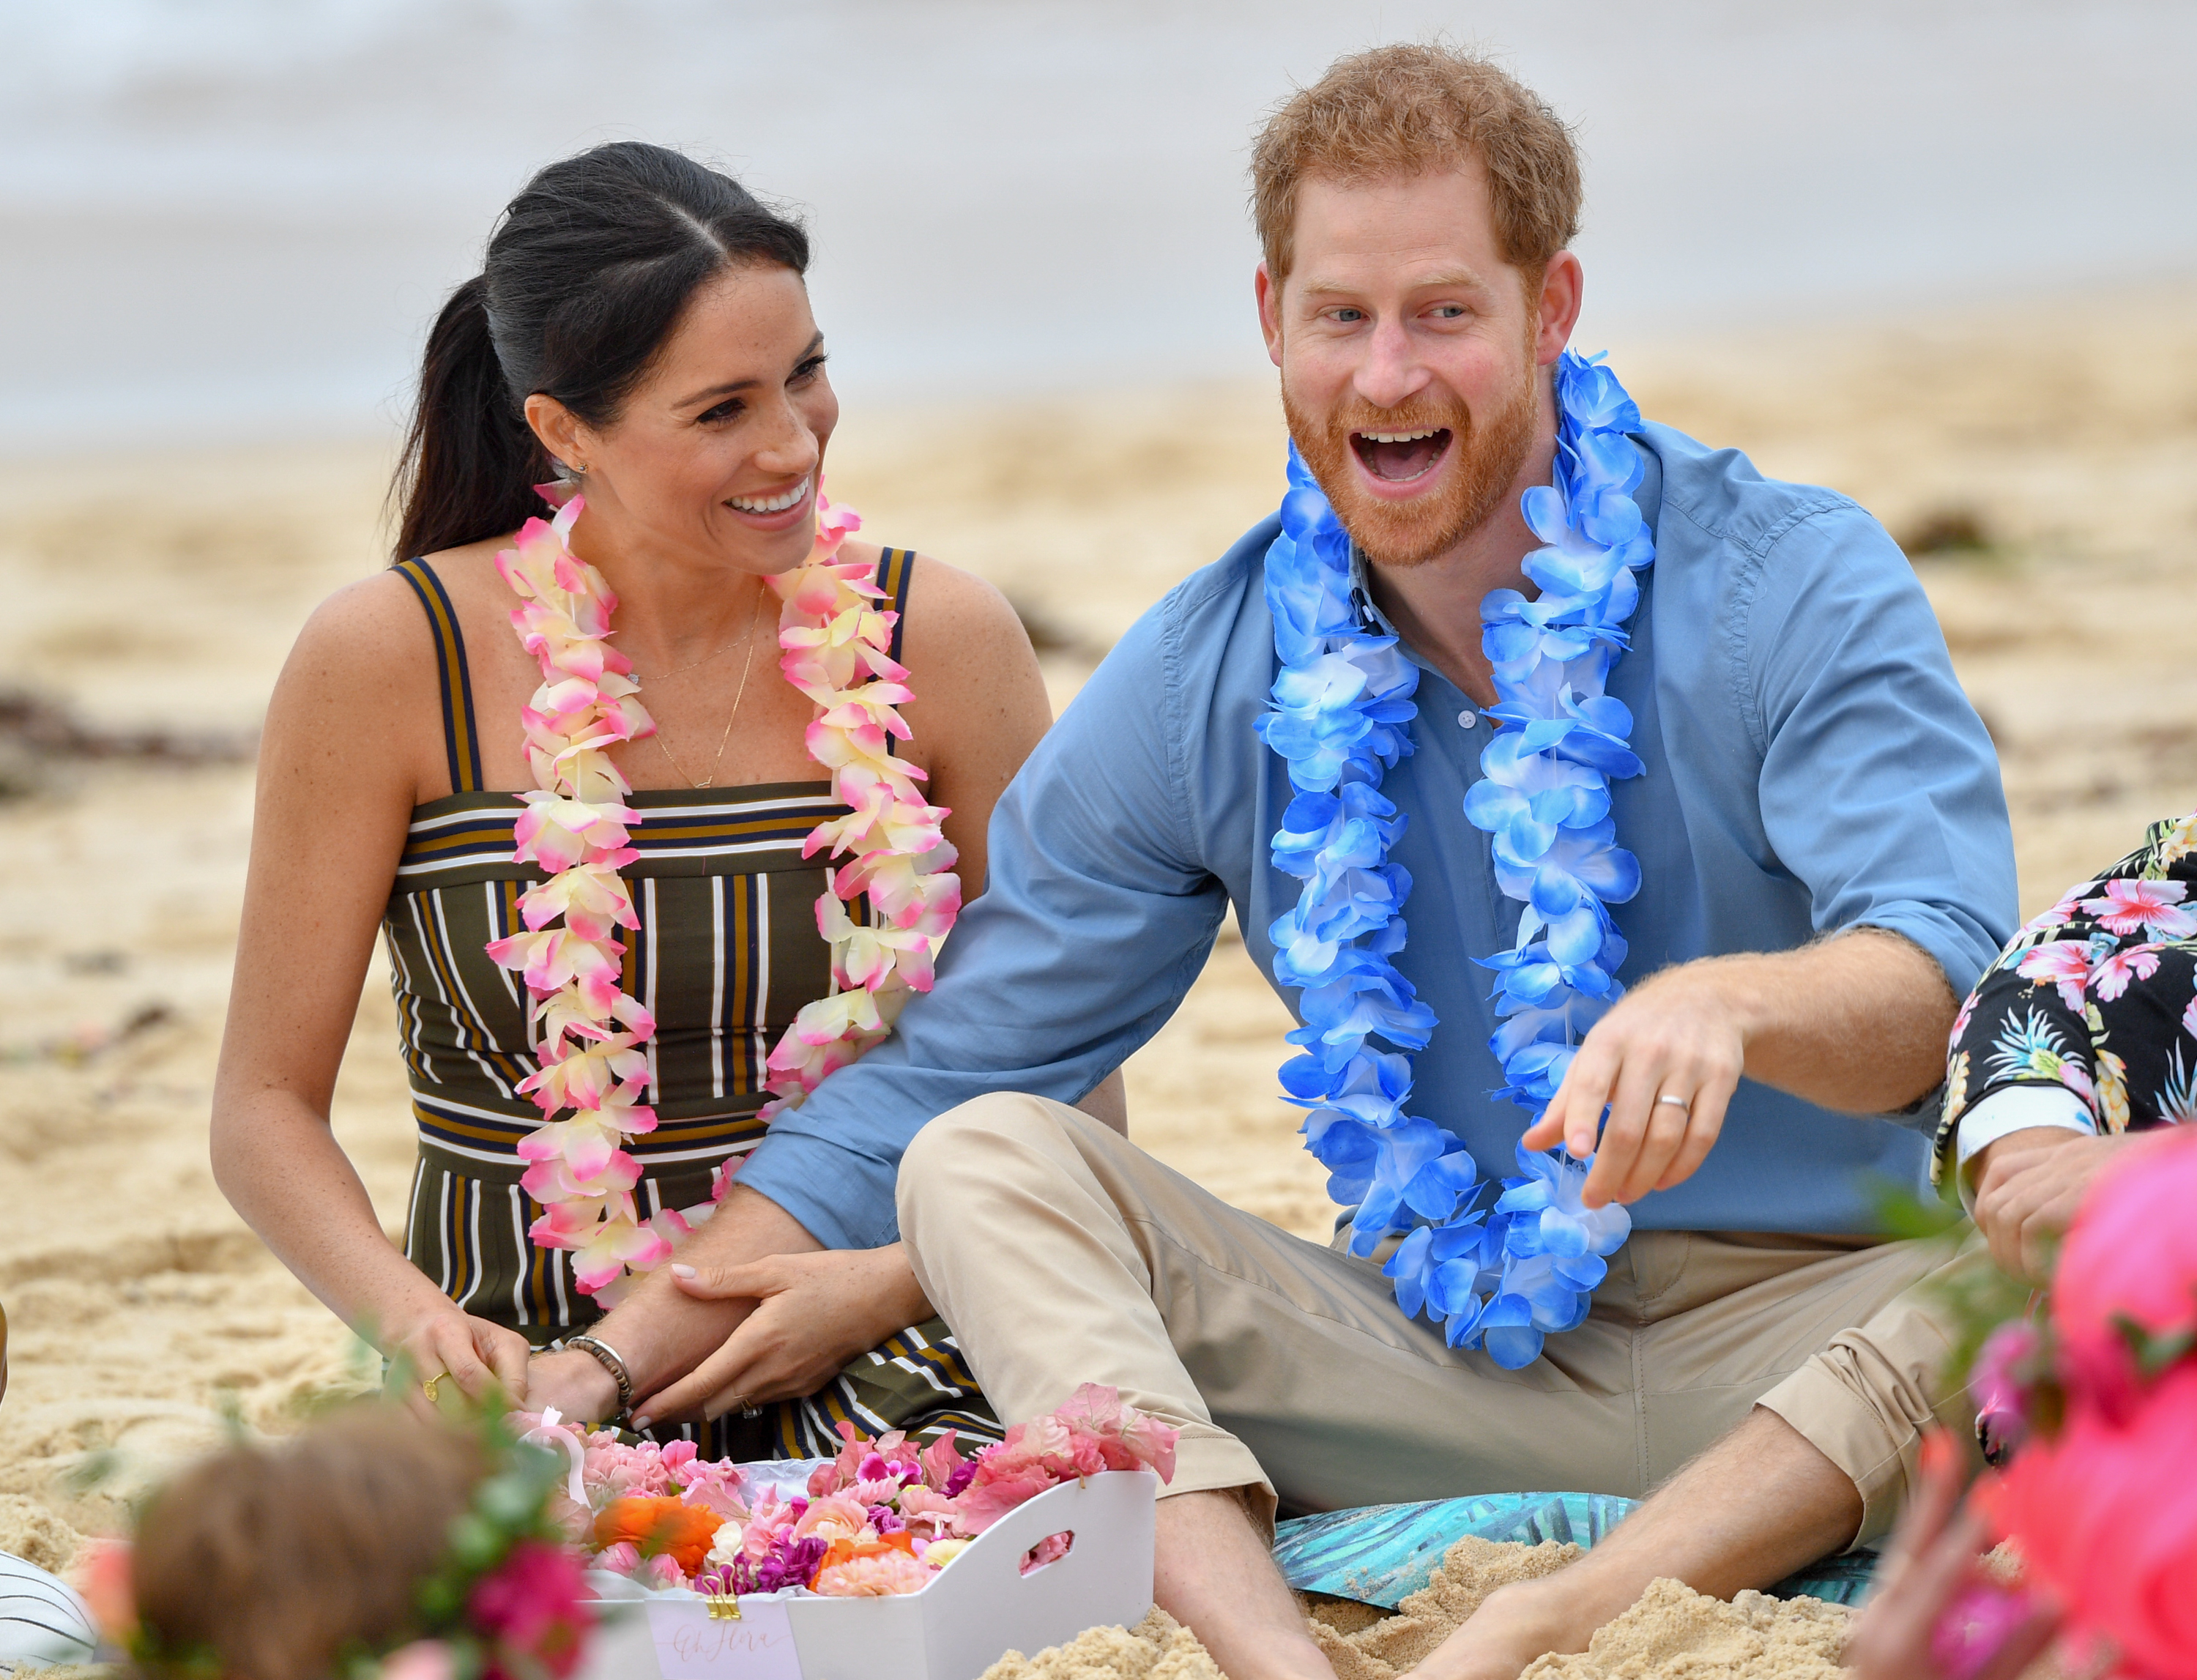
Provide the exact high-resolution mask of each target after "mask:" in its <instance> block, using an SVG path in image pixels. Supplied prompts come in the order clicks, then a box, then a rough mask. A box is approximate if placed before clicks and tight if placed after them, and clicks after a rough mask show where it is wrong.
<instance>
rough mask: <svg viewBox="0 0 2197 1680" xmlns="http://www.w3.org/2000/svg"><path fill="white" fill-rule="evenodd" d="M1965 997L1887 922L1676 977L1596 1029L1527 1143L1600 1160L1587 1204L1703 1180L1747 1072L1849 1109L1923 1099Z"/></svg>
mask: <svg viewBox="0 0 2197 1680" xmlns="http://www.w3.org/2000/svg"><path fill="white" fill-rule="evenodd" d="M1955 1001H1956V1000H1955V999H1954V996H1953V992H1952V988H1951V987H1950V986H1948V985H1947V984H1946V983H1945V970H1943V969H1941V968H1939V966H1938V963H1937V959H1935V958H1933V957H1932V956H1931V955H1930V954H1929V953H1927V951H1925V950H1923V949H1922V947H1921V946H1919V945H1916V943H1914V942H1913V941H1911V940H1909V939H1906V938H1904V937H1903V936H1901V935H1898V934H1896V933H1892V932H1889V931H1887V930H1885V929H1882V928H1870V927H1861V928H1852V929H1849V930H1846V932H1844V933H1840V934H1837V935H1835V936H1832V937H1831V938H1829V939H1819V940H1817V941H1815V942H1814V943H1813V944H1812V945H1804V946H1802V947H1800V949H1799V950H1797V951H1777V952H1770V953H1761V954H1752V953H1749V954H1743V955H1736V956H1730V957H1704V958H1702V959H1700V960H1698V961H1696V962H1690V963H1682V964H1680V965H1678V966H1677V967H1675V968H1667V969H1664V970H1661V972H1660V973H1657V974H1655V975H1653V976H1650V977H1649V979H1647V980H1645V981H1643V982H1642V983H1641V984H1640V985H1638V987H1635V988H1633V989H1632V991H1630V992H1628V993H1626V994H1625V996H1624V997H1622V998H1620V999H1618V1001H1617V1005H1616V1007H1615V1008H1614V1009H1612V1010H1611V1011H1609V1014H1607V1015H1605V1016H1603V1017H1602V1019H1601V1020H1600V1021H1598V1022H1596V1023H1595V1026H1594V1030H1593V1031H1591V1032H1590V1033H1589V1034H1587V1035H1586V1039H1585V1042H1583V1043H1582V1044H1581V1045H1580V1048H1579V1053H1578V1055H1576V1056H1575V1057H1573V1059H1572V1064H1571V1067H1570V1068H1569V1069H1568V1070H1567V1071H1566V1073H1565V1075H1564V1079H1563V1083H1562V1085H1560V1086H1557V1087H1556V1095H1555V1097H1553V1098H1551V1099H1550V1102H1549V1106H1548V1108H1547V1109H1546V1110H1545V1111H1544V1113H1543V1114H1542V1116H1541V1118H1540V1119H1539V1121H1535V1122H1534V1124H1533V1127H1532V1129H1531V1130H1529V1131H1528V1132H1527V1133H1526V1138H1525V1143H1526V1147H1527V1149H1550V1148H1552V1147H1554V1146H1555V1145H1556V1144H1558V1143H1561V1144H1563V1146H1564V1147H1565V1148H1566V1149H1568V1150H1570V1151H1571V1152H1572V1154H1573V1155H1574V1156H1580V1157H1581V1158H1584V1157H1585V1156H1589V1155H1592V1156H1594V1157H1595V1162H1594V1168H1593V1170H1592V1171H1591V1172H1590V1173H1588V1174H1587V1181H1586V1188H1585V1197H1584V1199H1585V1202H1586V1205H1587V1206H1588V1207H1590V1208H1600V1207H1603V1206H1606V1205H1607V1204H1608V1203H1609V1202H1638V1200H1639V1199H1640V1198H1641V1197H1642V1196H1645V1195H1647V1194H1648V1192H1649V1190H1668V1189H1670V1188H1671V1186H1672V1185H1676V1184H1679V1183H1683V1182H1684V1180H1685V1179H1689V1178H1690V1177H1692V1176H1693V1173H1694V1172H1695V1170H1696V1168H1697V1167H1700V1166H1701V1162H1702V1161H1703V1160H1705V1159H1706V1158H1707V1155H1708V1152H1709V1150H1710V1149H1711V1147H1712V1146H1713V1145H1714V1144H1715V1143H1716V1140H1717V1137H1718V1134H1719V1133H1721V1132H1722V1131H1723V1129H1724V1115H1725V1106H1726V1105H1727V1104H1729V1103H1730V1101H1731V1097H1732V1092H1735V1091H1736V1090H1737V1089H1738V1088H1739V1080H1740V1075H1742V1074H1745V1075H1747V1076H1748V1078H1750V1079H1757V1080H1761V1081H1762V1082H1763V1083H1764V1084H1765V1085H1773V1086H1777V1089H1779V1090H1780V1091H1789V1092H1792V1093H1793V1094H1794V1096H1796V1097H1801V1098H1806V1100H1808V1101H1809V1102H1811V1103H1817V1104H1821V1105H1822V1106H1823V1107H1824V1108H1827V1109H1838V1110H1840V1112H1842V1113H1846V1114H1882V1113H1884V1112H1886V1111H1887V1110H1888V1109H1896V1108H1898V1107H1899V1106H1900V1105H1901V1104H1905V1103H1911V1102H1913V1101H1914V1100H1915V1099H1916V1098H1918V1097H1920V1096H1922V1094H1923V1093H1924V1092H1927V1091H1928V1090H1929V1089H1930V1088H1931V1087H1932V1086H1933V1085H1935V1084H1936V1083H1937V1082H1938V1080H1939V1078H1940V1077H1941V1076H1942V1075H1943V1074H1944V1072H1945V1034H1947V1032H1948V1031H1950V1030H1951V1027H1952V1024H1953V1009H1954V1004H1955ZM1663 1098H1670V1099H1672V1100H1670V1101H1667V1102H1666V1101H1664V1100H1662V1099H1663ZM1681 1104H1684V1106H1683V1107H1681V1106H1680V1105H1681ZM1605 1107H1606V1108H1608V1109H1609V1124H1608V1125H1607V1126H1606V1127H1605V1126H1604V1125H1603V1109H1604V1108H1605ZM1597 1133H1599V1135H1600V1146H1599V1148H1598V1149H1597V1141H1596V1140H1597Z"/></svg>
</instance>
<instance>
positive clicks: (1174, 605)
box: [1160, 513, 1282, 625]
mask: <svg viewBox="0 0 2197 1680" xmlns="http://www.w3.org/2000/svg"><path fill="white" fill-rule="evenodd" d="M1281 529H1282V516H1281V514H1280V513H1269V514H1267V517H1266V518H1263V519H1261V520H1260V521H1259V523H1258V524H1255V525H1253V526H1252V527H1251V529H1250V530H1247V531H1245V532H1244V533H1243V536H1239V537H1238V538H1237V539H1236V541H1235V542H1234V543H1233V544H1232V546H1231V547H1229V550H1228V552H1227V553H1225V554H1223V555H1222V556H1221V557H1220V559H1217V560H1214V561H1212V562H1211V563H1209V565H1202V566H1200V567H1198V569H1197V571H1193V572H1192V573H1191V574H1190V576H1187V577H1185V578H1184V579H1183V580H1182V582H1180V583H1178V584H1176V585H1175V586H1174V588H1172V589H1170V590H1168V593H1167V594H1166V595H1165V596H1164V597H1163V598H1162V600H1161V601H1160V611H1162V612H1163V613H1165V614H1166V615H1167V616H1168V617H1170V618H1171V619H1173V620H1174V621H1175V622H1176V623H1182V624H1185V625H1187V624H1191V623H1200V622H1206V621H1210V622H1212V623H1215V624H1219V623H1232V622H1233V621H1234V619H1235V617H1236V615H1237V614H1238V613H1239V612H1241V611H1242V610H1243V605H1244V599H1245V597H1246V596H1247V595H1250V594H1258V595H1259V596H1260V597H1261V599H1262V600H1263V599H1264V595H1265V585H1266V572H1265V562H1266V558H1267V549H1268V548H1270V547H1272V546H1273V542H1274V538H1275V536H1277V535H1278V534H1279V532H1280V530H1281Z"/></svg>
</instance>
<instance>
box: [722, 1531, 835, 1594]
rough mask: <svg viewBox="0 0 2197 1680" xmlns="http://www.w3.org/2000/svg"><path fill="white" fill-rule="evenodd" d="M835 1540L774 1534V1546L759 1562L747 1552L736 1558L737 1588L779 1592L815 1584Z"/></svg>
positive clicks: (734, 1580) (738, 1589) (814, 1536)
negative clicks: (749, 1557)
mask: <svg viewBox="0 0 2197 1680" xmlns="http://www.w3.org/2000/svg"><path fill="white" fill-rule="evenodd" d="M831 1549H832V1543H831V1542H830V1541H828V1540H826V1539H822V1538H819V1537H818V1536H816V1535H814V1534H811V1535H809V1537H808V1538H805V1539H800V1540H797V1539H795V1538H792V1537H791V1535H788V1534H783V1533H781V1534H775V1535H773V1536H772V1537H771V1542H770V1550H768V1552H766V1553H764V1554H763V1556H762V1561H759V1562H756V1561H750V1560H749V1559H748V1558H747V1557H746V1556H745V1555H742V1556H739V1557H736V1558H734V1559H733V1591H735V1592H739V1593H749V1592H778V1591H781V1590H784V1589H785V1588H787V1587H805V1586H811V1585H814V1583H815V1580H816V1572H817V1571H818V1570H819V1569H820V1568H821V1567H823V1564H824V1554H825V1553H826V1552H827V1551H829V1550H831Z"/></svg>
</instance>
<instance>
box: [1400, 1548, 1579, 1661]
mask: <svg viewBox="0 0 2197 1680" xmlns="http://www.w3.org/2000/svg"><path fill="white" fill-rule="evenodd" d="M1562 1579H1563V1577H1562V1575H1561V1574H1559V1575H1553V1576H1544V1577H1542V1578H1541V1579H1539V1580H1533V1581H1516V1582H1513V1583H1512V1584H1510V1585H1509V1586H1506V1587H1498V1588H1497V1589H1496V1590H1494V1591H1493V1592H1491V1593H1490V1594H1488V1595H1487V1598H1486V1599H1485V1600H1483V1601H1482V1602H1481V1606H1480V1608H1478V1609H1477V1610H1475V1611H1474V1612H1473V1613H1472V1614H1471V1615H1470V1616H1469V1618H1467V1619H1466V1620H1465V1623H1464V1625H1463V1626H1462V1627H1460V1628H1458V1631H1456V1632H1454V1633H1452V1635H1450V1637H1448V1638H1446V1639H1445V1640H1443V1641H1442V1642H1441V1644H1440V1645H1437V1646H1436V1647H1435V1648H1434V1651H1433V1653H1432V1654H1429V1656H1428V1657H1427V1658H1426V1660H1424V1661H1423V1662H1421V1663H1420V1664H1419V1666H1418V1668H1417V1670H1416V1671H1415V1672H1416V1673H1417V1674H1418V1675H1420V1676H1423V1677H1424V1680H1517V1677H1518V1672H1519V1671H1520V1670H1521V1669H1522V1668H1524V1667H1525V1666H1526V1665H1527V1664H1528V1663H1530V1662H1532V1661H1533V1659H1534V1658H1536V1657H1539V1656H1545V1655H1547V1654H1548V1653H1550V1652H1551V1651H1566V1652H1568V1651H1584V1650H1585V1649H1586V1647H1587V1641H1588V1640H1590V1639H1591V1638H1592V1637H1594V1628H1595V1624H1594V1623H1593V1622H1592V1621H1591V1619H1590V1617H1582V1616H1580V1615H1579V1614H1577V1613H1576V1612H1575V1611H1573V1610H1572V1608H1571V1607H1570V1606H1568V1605H1567V1604H1566V1602H1565V1598H1564V1595H1563V1594H1562V1592H1560V1591H1557V1590H1553V1589H1554V1588H1555V1587H1556V1583H1557V1582H1559V1581H1561V1580H1562ZM1590 1616H1591V1613H1590ZM1582 1624H1583V1625H1582Z"/></svg>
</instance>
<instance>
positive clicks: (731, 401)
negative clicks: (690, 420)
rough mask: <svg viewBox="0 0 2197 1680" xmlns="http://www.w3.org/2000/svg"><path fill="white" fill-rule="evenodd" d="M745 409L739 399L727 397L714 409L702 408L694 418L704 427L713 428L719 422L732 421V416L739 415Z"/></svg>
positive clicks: (745, 405)
mask: <svg viewBox="0 0 2197 1680" xmlns="http://www.w3.org/2000/svg"><path fill="white" fill-rule="evenodd" d="M746 407H747V404H746V403H743V402H741V401H740V399H739V397H727V398H726V399H725V400H724V401H723V402H722V403H718V404H717V406H716V408H704V410H703V411H702V412H701V413H700V414H698V415H696V416H695V418H696V419H697V420H699V421H700V422H701V423H702V424H703V425H704V426H714V425H716V423H717V422H718V421H720V420H730V419H732V417H733V415H735V414H739V412H740V410H741V409H743V408H746Z"/></svg>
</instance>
